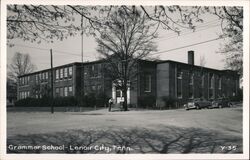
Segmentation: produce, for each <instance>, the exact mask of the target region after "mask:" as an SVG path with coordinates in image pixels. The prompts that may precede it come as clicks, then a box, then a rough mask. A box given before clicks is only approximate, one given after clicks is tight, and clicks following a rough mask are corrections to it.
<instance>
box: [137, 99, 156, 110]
mask: <svg viewBox="0 0 250 160" xmlns="http://www.w3.org/2000/svg"><path fill="white" fill-rule="evenodd" d="M155 100H156V98H155V96H140V97H138V105H139V107H142V108H153V107H154V106H155Z"/></svg>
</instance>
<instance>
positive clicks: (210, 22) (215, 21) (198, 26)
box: [162, 19, 220, 38]
mask: <svg viewBox="0 0 250 160" xmlns="http://www.w3.org/2000/svg"><path fill="white" fill-rule="evenodd" d="M219 21H220V20H219V19H215V20H212V21H209V22H206V23H203V24H200V25H197V26H196V29H198V28H203V27H207V26H209V25H214V24H217V22H219ZM213 23H214V24H213ZM205 24H206V25H205ZM185 30H186V31H188V32H189V31H190V29H180V32H182V31H185ZM172 35H176V33H168V34H165V35H164V36H172ZM162 38H164V37H162Z"/></svg>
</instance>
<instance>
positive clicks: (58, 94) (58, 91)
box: [56, 88, 60, 97]
mask: <svg viewBox="0 0 250 160" xmlns="http://www.w3.org/2000/svg"><path fill="white" fill-rule="evenodd" d="M59 96H60V90H59V88H56V97H59Z"/></svg>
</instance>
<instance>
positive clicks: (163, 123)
mask: <svg viewBox="0 0 250 160" xmlns="http://www.w3.org/2000/svg"><path fill="white" fill-rule="evenodd" d="M7 135H8V139H7V148H8V153H23V152H25V153H34V152H35V153H242V107H241V106H238V107H234V108H223V109H210V110H208V109H204V110H191V111H185V110H183V109H179V110H162V111H156V110H154V111H151V110H144V111H128V112H108V111H107V109H100V110H96V111H86V112H55V113H54V114H50V113H49V112H8V113H7ZM14 146H16V149H14ZM21 146H23V148H21ZM27 146H37V148H34V147H33V148H32V147H30V148H25V147H27ZM18 147H19V148H18ZM17 148H18V149H17Z"/></svg>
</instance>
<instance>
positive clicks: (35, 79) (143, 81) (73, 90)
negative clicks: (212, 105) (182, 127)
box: [18, 51, 239, 106]
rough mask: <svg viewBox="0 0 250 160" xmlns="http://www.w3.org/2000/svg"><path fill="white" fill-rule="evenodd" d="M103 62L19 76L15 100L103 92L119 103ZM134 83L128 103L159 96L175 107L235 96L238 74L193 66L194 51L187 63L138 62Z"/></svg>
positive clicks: (159, 99) (189, 54) (118, 95)
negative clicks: (170, 101)
mask: <svg viewBox="0 0 250 160" xmlns="http://www.w3.org/2000/svg"><path fill="white" fill-rule="evenodd" d="M103 67H105V63H103V61H101V60H99V61H93V62H86V63H78V62H77V63H70V64H66V65H62V66H58V67H54V68H53V69H52V70H51V69H46V70H41V71H37V72H34V73H30V74H26V75H22V76H20V77H19V82H18V99H19V100H20V99H25V98H27V97H32V98H41V97H43V96H48V95H51V90H52V89H51V71H53V96H54V97H68V96H73V97H77V98H81V97H80V96H82V95H86V94H90V93H104V94H106V95H107V96H108V97H110V98H111V97H112V98H113V99H114V101H115V103H120V102H122V101H123V95H122V92H121V90H120V89H119V88H118V87H116V85H115V84H114V83H112V81H111V80H110V78H109V77H107V75H106V74H105V73H104V72H102V69H103ZM136 70H137V72H138V73H139V74H138V75H137V78H136V83H134V84H133V85H131V86H129V88H128V91H127V95H128V97H127V98H128V99H127V100H128V103H129V104H131V105H138V99H139V98H140V97H155V99H156V102H155V104H157V105H163V103H162V97H171V98H174V99H175V100H176V102H177V103H176V104H177V105H179V106H180V105H182V104H183V103H186V102H187V101H190V100H191V99H194V98H201V97H202V98H205V99H216V98H219V97H233V96H237V95H238V90H239V75H238V74H237V73H236V72H235V71H231V70H217V69H212V68H206V67H202V66H197V65H195V64H194V52H193V51H188V63H181V62H177V61H171V60H165V61H149V60H138V61H137V67H136Z"/></svg>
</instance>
